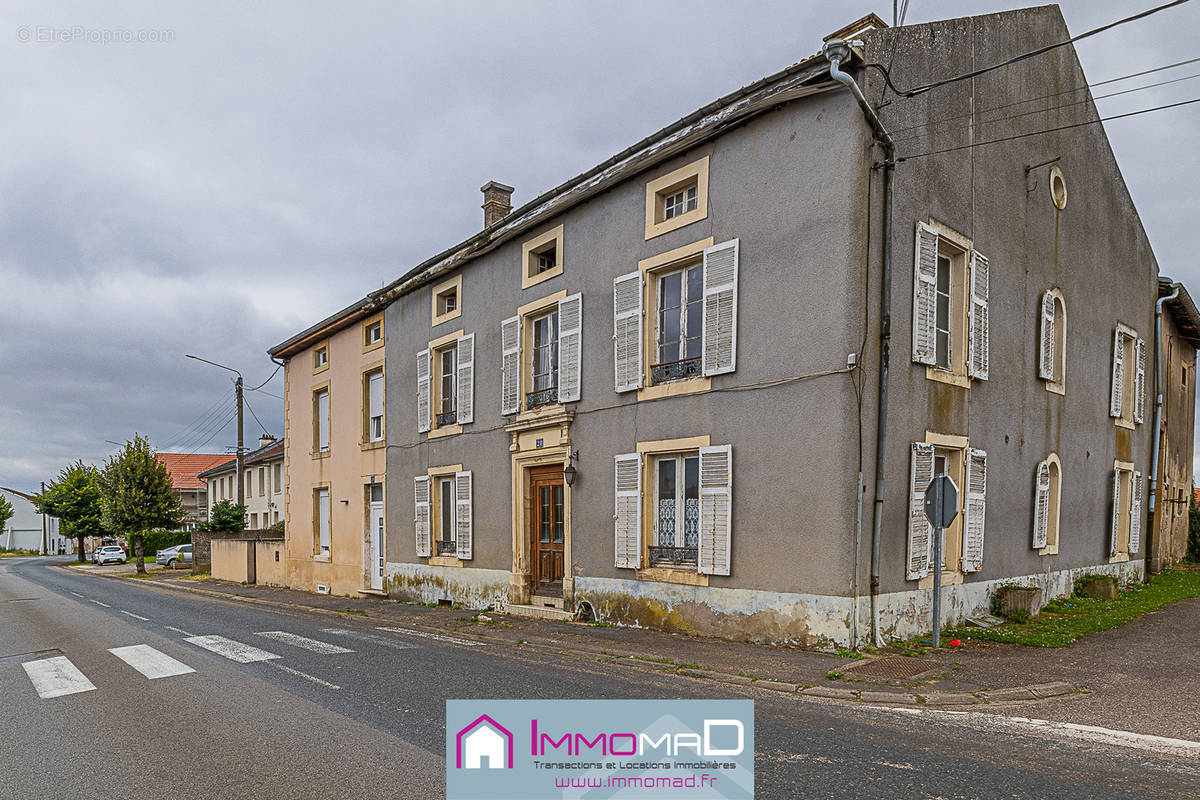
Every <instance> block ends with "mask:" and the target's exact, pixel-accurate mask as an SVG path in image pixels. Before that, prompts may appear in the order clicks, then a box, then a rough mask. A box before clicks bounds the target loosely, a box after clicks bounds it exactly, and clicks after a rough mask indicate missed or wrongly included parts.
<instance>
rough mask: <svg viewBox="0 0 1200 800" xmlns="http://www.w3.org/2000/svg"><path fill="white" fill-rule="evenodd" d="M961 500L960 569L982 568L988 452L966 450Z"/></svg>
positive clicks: (972, 449) (976, 570)
mask: <svg viewBox="0 0 1200 800" xmlns="http://www.w3.org/2000/svg"><path fill="white" fill-rule="evenodd" d="M966 484H967V485H966V487H965V488H964V492H965V493H966V498H965V499H964V502H963V553H962V571H963V572H978V571H979V570H981V569H983V524H984V521H985V518H986V516H987V453H985V452H984V451H983V450H976V449H974V448H971V449H969V450H967V480H966Z"/></svg>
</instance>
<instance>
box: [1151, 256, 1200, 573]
mask: <svg viewBox="0 0 1200 800" xmlns="http://www.w3.org/2000/svg"><path fill="white" fill-rule="evenodd" d="M1158 297H1159V300H1158V305H1160V306H1161V308H1162V314H1161V317H1160V319H1159V321H1158V334H1159V340H1158V341H1159V345H1158V347H1157V351H1156V352H1157V355H1158V361H1157V363H1156V365H1155V368H1156V374H1157V375H1158V376H1159V381H1160V385H1159V386H1157V387H1151V389H1150V398H1151V404H1153V401H1154V399H1155V398H1159V397H1160V398H1161V407H1160V408H1158V409H1156V411H1157V417H1156V418H1155V421H1157V422H1158V424H1159V430H1160V433H1159V437H1158V438H1159V441H1158V452H1157V454H1154V455H1156V456H1157V465H1158V472H1157V476H1156V477H1157V480H1156V481H1154V482H1152V483H1151V485H1150V496H1149V499H1148V509H1147V510H1148V513H1149V515H1150V516H1149V521H1150V524H1149V530H1150V535H1149V537H1148V539H1147V541H1146V569H1148V570H1149V571H1150V572H1152V573H1155V572H1161V571H1162V570H1164V569H1166V568H1167V567H1169V566H1171V565H1172V564H1175V563H1177V562H1179V561H1182V560H1183V558H1184V556H1186V555H1187V541H1188V510H1189V508H1190V501H1191V499H1192V492H1193V489H1192V479H1193V474H1192V449H1193V444H1192V442H1193V434H1194V431H1195V421H1196V348H1197V347H1200V311H1197V309H1196V304H1195V302H1193V300H1192V297H1191V295H1190V294H1188V291H1187V289H1185V288H1184V287H1183V286H1182V285H1181V284H1175V283H1172V282H1171V281H1170V280H1169V279H1162V278H1160V279H1159V282H1158ZM1153 467H1154V464H1153V463H1152V464H1151V470H1150V472H1149V474H1150V475H1151V476H1155V472H1154V469H1153Z"/></svg>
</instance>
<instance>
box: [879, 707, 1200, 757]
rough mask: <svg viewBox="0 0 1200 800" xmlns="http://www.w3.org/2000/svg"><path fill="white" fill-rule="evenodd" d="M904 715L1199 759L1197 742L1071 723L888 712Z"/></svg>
mask: <svg viewBox="0 0 1200 800" xmlns="http://www.w3.org/2000/svg"><path fill="white" fill-rule="evenodd" d="M888 710H889V711H898V712H901V713H905V714H914V715H921V714H928V715H931V716H935V715H936V716H940V717H952V718H954V720H953V721H955V722H965V723H967V724H970V725H975V726H976V727H990V728H1006V729H1009V730H1016V731H1024V732H1030V731H1036V732H1038V733H1044V734H1049V735H1052V736H1056V737H1058V738H1061V739H1076V740H1080V741H1085V742H1088V743H1089V744H1107V745H1116V746H1118V747H1131V748H1134V749H1137V750H1148V751H1150V752H1154V753H1169V754H1172V755H1178V756H1184V757H1185V758H1200V742H1193V741H1190V740H1188V739H1172V738H1170V737H1167V736H1154V735H1151V734H1147V733H1134V732H1132V731H1119V730H1113V729H1112V728H1101V727H1099V726H1096V725H1079V724H1077V723H1074V722H1055V721H1053V720H1048V719H1031V718H1029V717H1005V716H1001V715H999V714H985V713H980V712H978V711H943V710H940V709H934V708H929V709H920V708H888Z"/></svg>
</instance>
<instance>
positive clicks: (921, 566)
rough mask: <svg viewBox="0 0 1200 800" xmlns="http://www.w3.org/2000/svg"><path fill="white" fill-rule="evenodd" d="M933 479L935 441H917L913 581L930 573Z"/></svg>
mask: <svg viewBox="0 0 1200 800" xmlns="http://www.w3.org/2000/svg"><path fill="white" fill-rule="evenodd" d="M932 480H933V445H931V444H925V443H924V442H913V445H912V472H911V475H910V478H909V501H908V566H907V567H906V568H905V574H906V575H907V576H908V579H909V580H910V581H915V580H920V579H921V578H924V577H925V576H926V575H928V574H929V562H930V561H931V560H932V556H931V552H932V547H931V545H932V544H933V528H931V527H930V525H929V520H928V519H927V518H926V517H925V490H926V489H928V488H929V482H930V481H932Z"/></svg>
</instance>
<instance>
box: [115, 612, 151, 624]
mask: <svg viewBox="0 0 1200 800" xmlns="http://www.w3.org/2000/svg"><path fill="white" fill-rule="evenodd" d="M121 613H122V614H125V615H127V616H130V617H133V618H134V619H140V620H141V621H142V622H149V621H150V618H149V617H142V616H138V615H137V614H135V613H133V612H132V611H122V612H121Z"/></svg>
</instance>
